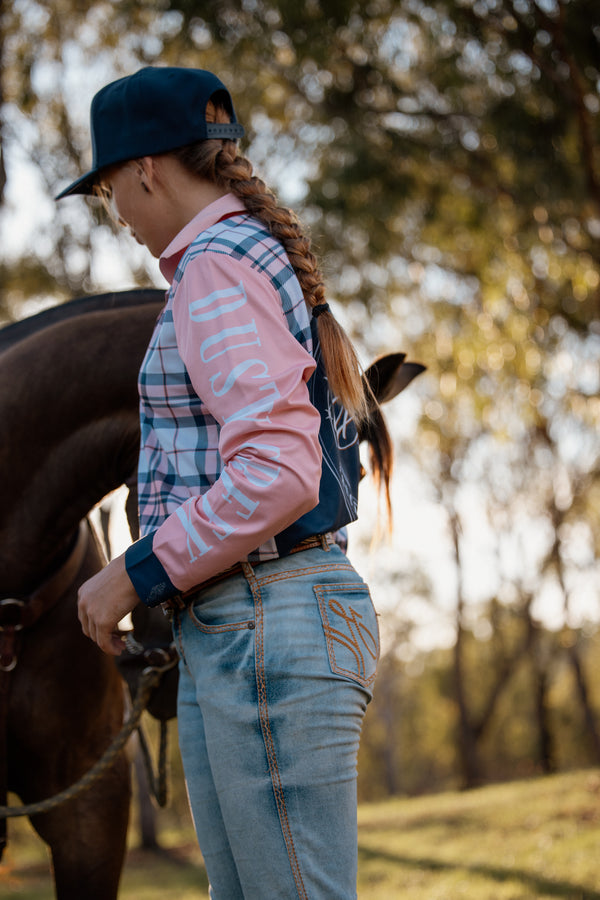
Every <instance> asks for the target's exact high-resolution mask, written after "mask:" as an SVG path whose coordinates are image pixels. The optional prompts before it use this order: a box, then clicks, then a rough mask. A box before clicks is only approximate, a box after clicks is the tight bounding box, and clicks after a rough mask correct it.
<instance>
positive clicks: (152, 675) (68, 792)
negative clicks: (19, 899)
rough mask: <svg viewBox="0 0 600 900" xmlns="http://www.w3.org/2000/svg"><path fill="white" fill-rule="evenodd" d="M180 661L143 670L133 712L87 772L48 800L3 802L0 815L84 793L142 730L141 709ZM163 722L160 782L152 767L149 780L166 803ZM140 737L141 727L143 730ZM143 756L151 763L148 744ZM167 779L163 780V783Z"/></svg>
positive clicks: (26, 812) (25, 812)
mask: <svg viewBox="0 0 600 900" xmlns="http://www.w3.org/2000/svg"><path fill="white" fill-rule="evenodd" d="M176 664H177V660H176V659H175V660H170V661H169V662H168V663H167V664H166V665H164V666H148V667H147V668H145V669H144V671H143V672H142V675H141V678H140V686H139V689H138V691H137V694H136V697H135V701H134V703H133V706H132V708H131V715H130V716H129V718H128V719H127V721H126V722H125V724H124V725H123V727H122V728H121V730H120V732H119V733H118V734H117V736H116V737H115V739H114V740H113V742H112V743H111V745H110V746H109V747H108V749H107V750H106V752H105V753H104V755H103V756H102V757H101V758H100V759H99V760H98V762H97V763H95V764H94V765H93V766H92V768H91V769H90V770H89V771H88V772H86V774H85V775H84V776H83V777H82V778H80V779H79V781H77V782H75V784H73V785H71V787H68V788H65V790H64V791H61V792H60V793H59V794H55V795H54V797H48V798H47V799H46V800H40V801H39V802H38V803H29V804H27V805H26V806H0V819H10V818H16V817H18V816H33V815H37V814H38V813H43V812H48V810H50V809H54V808H55V807H56V806H60V805H61V803H65V802H66V801H67V800H72V799H73V798H74V797H76V796H78V795H79V794H81V793H83V791H85V790H87V789H88V788H89V787H90V785H91V784H92V783H93V782H94V781H96V780H97V779H98V778H100V776H101V775H103V774H104V772H105V771H106V770H107V769H108V768H109V767H110V766H111V765H112V764H113V762H114V760H115V757H116V756H117V755H118V754H119V753H120V752H121V750H122V749H123V747H124V746H125V744H126V743H127V741H128V739H129V737H130V736H131V734H132V732H133V731H134V730H135V729H136V728H138V730H140V719H141V717H142V713H143V712H144V710H145V708H146V706H147V704H148V700H149V699H150V695H151V693H152V691H153V690H154V688H155V687H156V685H157V684H158V682H159V681H160V679H161V677H162V675H163V674H164V673H165V672H166V671H168V670H169V669H171V668H173V666H175V665H176ZM161 724H162V725H163V726H164V729H163V728H161V749H160V762H159V777H158V782H157V780H156V779H155V778H154V775H153V773H152V772H151V771H150V773H149V775H151V777H149V781H150V782H151V784H152V790H154V787H155V786H157V787H158V793H159V794H161V796H162V797H163V798H164V801H163V803H162V804H161V803H160V800H159V798H158V796H157V795H156V799H157V803H158V804H159V805H164V802H166V796H167V790H166V747H167V741H166V723H164V722H163V723H161ZM140 737H141V730H140ZM145 743H146V741H145V738H144V739H143V740H142V747H143V746H144V744H145ZM144 759H145V760H146V764H147V765H150V770H151V768H152V766H151V760H150V754H149V752H148V748H147V744H146V750H145V751H144ZM163 782H164V783H163Z"/></svg>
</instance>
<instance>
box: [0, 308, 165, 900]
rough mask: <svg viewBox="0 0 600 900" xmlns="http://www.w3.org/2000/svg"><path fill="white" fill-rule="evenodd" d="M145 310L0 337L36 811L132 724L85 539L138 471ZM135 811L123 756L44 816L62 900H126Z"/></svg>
mask: <svg viewBox="0 0 600 900" xmlns="http://www.w3.org/2000/svg"><path fill="white" fill-rule="evenodd" d="M157 296H158V297H160V296H161V293H160V292H158V294H156V293H155V294H154V295H153V297H152V298H149V297H148V296H147V295H145V297H144V299H153V300H154V301H156V299H157ZM122 299H125V298H122ZM136 302H137V303H138V305H137V306H135V307H130V306H127V305H122V304H120V303H119V302H118V301H117V302H115V303H111V302H109V303H108V308H101V309H98V310H97V311H90V312H87V310H88V309H90V307H91V308H92V310H93V307H94V305H95V303H96V301H95V300H94V301H91V302H89V303H87V304H86V302H85V301H83V302H82V303H81V304H79V305H78V304H77V303H74V304H66V305H65V307H64V313H63V320H62V321H57V322H56V323H55V324H54V323H51V324H47V322H48V317H47V316H45V314H42V315H41V317H39V318H38V317H34V319H35V320H37V321H34V320H33V319H32V320H27V321H26V322H23V323H17V324H16V325H15V326H10V327H8V328H6V329H4V330H3V331H2V332H1V333H0V334H1V335H2V350H1V352H0V421H1V422H2V429H3V437H2V441H1V443H0V465H1V471H2V485H3V495H2V503H1V504H0V597H2V598H5V602H4V604H3V606H0V624H2V623H3V629H2V631H1V632H0V635H1V637H2V645H1V648H2V663H1V665H2V668H3V669H4V670H8V671H0V697H1V698H2V702H1V703H0V707H2V708H3V715H2V716H0V719H4V721H2V722H0V724H1V726H2V731H3V735H2V737H1V738H0V740H3V741H5V748H6V754H4V753H0V757H1V758H2V760H3V762H5V763H6V769H7V771H6V773H5V775H6V780H5V786H6V787H7V788H8V790H10V791H12V792H14V793H15V794H17V795H18V796H19V797H20V799H21V800H22V801H23V802H24V803H27V804H29V803H32V802H35V801H39V800H42V799H45V798H46V797H49V796H53V795H55V794H57V793H58V792H60V791H62V790H63V789H65V788H67V787H68V786H70V785H72V784H73V783H75V782H76V781H77V780H78V779H79V778H80V777H81V776H82V775H83V774H84V773H85V772H86V771H87V770H88V769H90V768H91V766H92V764H93V763H95V762H96V761H97V760H98V759H99V758H100V757H101V756H102V754H103V752H104V751H105V750H106V748H107V746H108V745H109V744H110V742H111V739H112V738H113V736H114V735H115V734H116V733H117V732H118V731H119V729H120V728H121V725H122V722H123V714H124V691H123V681H122V679H121V677H120V675H119V672H118V670H117V668H116V666H115V664H114V661H113V660H112V659H111V658H109V657H108V656H106V655H105V654H103V653H102V652H101V651H100V650H98V648H97V647H96V646H95V645H94V644H93V643H92V642H91V641H89V640H88V639H87V638H85V637H84V636H83V634H82V632H81V628H80V626H79V622H78V619H77V613H76V599H77V588H78V586H79V585H80V584H81V583H82V582H83V581H84V580H86V579H87V578H89V577H90V576H91V575H92V574H93V573H94V572H96V571H98V569H99V568H100V567H101V566H102V565H103V564H104V562H105V560H104V558H103V556H102V553H101V551H100V550H99V548H98V546H97V545H96V543H95V541H94V540H93V539H88V540H87V541H86V540H85V536H86V529H84V530H83V539H81V540H78V535H79V534H80V530H81V529H80V524H79V523H80V521H81V520H82V519H84V518H85V516H86V515H87V513H88V512H89V510H90V509H92V507H93V506H94V505H95V504H96V503H97V502H98V501H100V500H101V499H102V498H103V497H104V496H105V495H106V494H107V493H108V492H109V491H111V490H113V489H114V488H116V487H118V486H119V485H121V484H122V483H123V482H124V481H125V480H126V479H127V477H128V476H130V475H131V473H132V471H133V470H134V469H135V460H136V456H137V447H138V441H139V437H138V434H139V426H138V422H137V396H136V372H137V368H138V367H139V362H140V360H141V358H142V355H143V352H144V349H145V347H146V345H147V343H148V340H149V337H150V334H151V331H152V325H153V322H154V319H155V318H156V315H157V312H158V310H159V309H160V304H156V302H154V303H152V302H149V303H144V304H143V305H139V303H140V298H139V297H138V298H137V301H136ZM100 306H101V307H102V304H100ZM60 309H61V311H62V310H63V307H61V308H60ZM52 312H53V315H56V313H55V312H54V311H52ZM40 319H41V320H42V321H41V322H40ZM44 325H46V327H42V330H38V329H39V328H40V326H44ZM74 549H76V555H77V557H78V559H76V560H75V561H74V562H73V561H71V557H72V553H73V550H74ZM65 567H66V569H65ZM69 569H70V573H69ZM67 575H69V577H67ZM14 599H19V600H20V599H23V600H24V601H25V605H24V606H23V607H19V606H16V605H15V604H14V602H13V601H14ZM7 601H8V602H7ZM32 609H34V610H35V612H36V615H37V614H38V613H40V615H39V618H38V619H37V621H35V622H33V623H32V624H30V622H27V623H26V624H28V626H29V627H26V628H25V629H23V630H22V631H18V632H16V633H15V632H13V631H12V628H11V624H14V620H13V619H12V616H13V615H14V614H15V612H19V610H25V611H27V613H28V614H29V619H30V620H31V619H33V618H35V616H33V615H31V614H30V610H32ZM2 611H3V612H4V615H3V616H2ZM9 638H10V639H11V640H10V641H9ZM15 663H16V664H15ZM1 748H2V744H0V749H1ZM129 803H130V783H129V765H128V762H127V760H126V759H125V756H124V755H121V756H120V758H118V760H117V761H116V762H115V764H114V765H113V766H112V767H111V768H110V770H109V771H108V772H107V773H106V774H105V775H103V776H102V777H101V778H100V779H99V780H98V781H97V782H96V783H94V784H92V786H91V787H90V788H89V789H88V790H87V791H86V792H85V793H83V794H81V795H79V796H78V797H76V798H75V799H71V800H69V801H68V802H67V803H65V804H64V805H63V806H60V807H58V808H57V809H54V810H52V811H50V812H47V813H44V814H40V815H36V816H33V817H32V824H33V826H34V828H35V829H36V831H37V832H38V833H39V834H40V836H41V837H42V838H43V839H44V840H45V841H46V843H47V844H48V845H49V847H50V850H51V854H52V860H53V870H54V877H55V885H56V894H57V897H58V898H60V900H75V898H81V897H82V896H85V897H86V898H89V900H96V898H97V900H112V898H115V897H116V896H117V888H118V882H119V877H120V872H121V868H122V863H123V858H124V852H125V839H126V832H127V823H128V811H129Z"/></svg>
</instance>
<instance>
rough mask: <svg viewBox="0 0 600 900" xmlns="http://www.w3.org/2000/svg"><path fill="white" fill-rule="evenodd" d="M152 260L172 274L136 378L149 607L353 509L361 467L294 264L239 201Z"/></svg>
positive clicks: (190, 228)
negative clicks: (334, 394) (330, 382)
mask: <svg viewBox="0 0 600 900" xmlns="http://www.w3.org/2000/svg"><path fill="white" fill-rule="evenodd" d="M160 268H161V271H162V273H163V275H164V276H165V278H166V279H167V280H168V281H169V282H170V284H171V287H170V289H169V291H168V293H167V298H166V304H165V306H164V308H163V310H162V312H161V314H160V316H159V318H158V320H157V323H156V327H155V329H154V333H153V336H152V338H151V341H150V344H149V346H148V350H147V352H146V355H145V358H144V360H143V363H142V366H141V369H140V374H139V381H138V387H139V393H140V426H141V445H140V456H139V467H138V495H139V498H138V499H139V518H140V533H141V535H142V537H141V538H140V540H139V541H136V543H134V544H133V545H132V546H131V547H129V548H128V550H127V551H126V554H125V562H126V567H127V572H128V575H129V577H130V579H131V581H132V583H133V586H134V588H135V589H136V591H137V593H138V595H139V596H140V598H141V599H142V600H143V601H144V603H146V604H147V605H148V606H155V605H157V604H159V603H161V602H163V601H165V600H168V599H169V598H171V597H173V596H175V595H177V594H179V593H183V592H185V591H188V590H191V589H192V588H194V587H195V586H197V585H199V584H201V583H202V582H203V581H205V580H207V579H209V578H211V577H213V576H215V575H217V574H219V573H220V572H222V571H223V570H225V569H227V568H228V567H229V566H231V565H233V564H234V563H236V562H239V561H242V560H248V561H249V562H258V561H262V560H266V559H275V558H278V557H279V556H284V555H286V553H288V552H289V551H290V549H292V547H293V546H295V545H296V544H297V543H298V542H299V541H301V540H302V539H303V538H304V537H307V536H309V535H312V534H320V533H324V532H328V531H335V530H337V529H338V528H340V527H342V526H343V525H345V524H347V523H348V522H351V521H353V520H354V519H355V518H356V506H357V490H358V480H359V470H360V463H359V459H358V436H357V433H356V428H355V426H354V423H353V421H352V419H351V418H350V416H349V415H348V414H347V412H346V411H345V410H344V409H343V408H342V407H341V406H340V405H339V404H338V403H337V401H336V399H335V397H334V396H333V395H332V393H331V391H330V389H329V385H328V383H327V379H326V376H325V373H324V369H323V366H322V363H321V359H320V348H319V345H318V335H317V329H316V319H314V318H313V319H312V320H311V318H310V316H309V312H308V310H307V307H306V304H305V301H304V298H303V295H302V290H301V287H300V284H299V282H298V279H297V277H296V275H295V272H294V269H293V267H292V266H291V264H290V261H289V259H288V258H287V255H286V253H285V251H284V249H283V247H282V245H281V244H280V243H279V242H278V241H276V240H275V239H274V238H273V237H272V236H271V234H270V232H269V231H268V229H267V228H265V226H264V225H263V224H262V223H261V222H259V221H258V220H256V219H254V218H253V217H252V216H251V215H250V214H249V213H248V212H247V210H246V209H245V208H244V206H243V205H242V204H241V201H239V200H238V199H237V198H235V197H234V196H233V195H231V194H229V195H227V196H225V197H223V198H221V199H219V200H217V201H216V202H215V203H212V204H210V205H209V206H208V207H206V208H205V209H204V210H202V211H201V212H200V213H199V214H198V215H197V216H196V217H195V218H194V219H192V221H191V222H190V223H188V225H187V226H186V227H185V228H184V229H183V230H182V231H181V232H180V233H179V234H178V235H177V236H176V237H175V238H174V240H173V241H172V242H171V244H169V246H168V247H167V248H166V250H165V251H164V253H163V254H162V256H161V259H160Z"/></svg>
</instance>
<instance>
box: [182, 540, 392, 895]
mask: <svg viewBox="0 0 600 900" xmlns="http://www.w3.org/2000/svg"><path fill="white" fill-rule="evenodd" d="M244 569H245V575H235V576H232V577H230V578H229V579H227V580H226V581H223V582H220V583H219V584H216V585H212V586H210V587H208V588H207V589H205V590H204V591H202V592H201V593H199V595H198V597H199V600H198V602H197V603H195V605H193V606H191V607H190V608H189V609H188V610H185V611H184V612H182V613H179V614H177V615H176V617H175V619H174V621H173V625H174V632H175V635H176V638H177V640H178V643H179V651H180V654H181V663H180V682H179V702H178V727H179V740H180V746H181V753H182V757H183V765H184V771H185V776H186V783H187V789H188V795H189V799H190V806H191V809H192V815H193V818H194V824H195V827H196V832H197V835H198V841H199V844H200V849H201V850H202V854H203V857H204V861H205V864H206V868H207V872H208V877H209V881H210V885H211V894H210V896H211V897H212V898H214V900H242V898H243V900H276V898H281V900H288V898H289V900H292V898H304V900H351V898H355V897H356V871H357V825H356V759H357V753H358V744H359V738H360V730H361V725H362V719H363V715H364V712H365V708H366V705H367V703H368V702H369V700H370V699H371V688H372V685H373V681H374V679H375V670H376V666H377V659H378V655H379V633H378V626H377V618H376V614H375V610H374V609H373V604H372V602H371V598H370V595H369V591H368V588H367V586H366V585H365V584H364V582H363V581H362V580H361V578H360V577H359V575H357V573H356V572H355V570H354V569H353V568H352V566H351V565H350V563H349V561H348V559H347V557H346V556H345V555H344V554H343V553H342V551H341V550H340V549H339V548H338V547H336V546H334V547H332V548H330V549H327V550H325V549H320V548H317V549H311V550H304V551H302V552H300V553H296V554H293V555H291V556H288V557H286V558H284V559H278V560H273V561H271V562H266V563H261V565H257V566H256V567H255V568H254V569H253V568H252V567H251V566H250V565H249V564H248V565H246V564H245V565H244Z"/></svg>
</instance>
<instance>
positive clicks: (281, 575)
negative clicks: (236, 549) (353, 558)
mask: <svg viewBox="0 0 600 900" xmlns="http://www.w3.org/2000/svg"><path fill="white" fill-rule="evenodd" d="M348 571H349V572H354V567H353V566H351V565H350V563H322V564H321V565H318V566H306V567H305V568H302V569H286V570H284V571H283V572H274V573H273V574H272V575H262V576H260V575H257V576H256V581H257V583H258V584H260V585H262V584H270V583H271V582H273V581H289V580H290V579H292V578H296V577H300V576H302V575H315V574H318V573H320V572H348Z"/></svg>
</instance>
